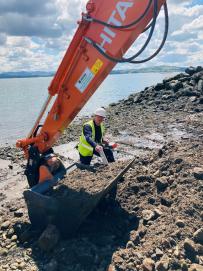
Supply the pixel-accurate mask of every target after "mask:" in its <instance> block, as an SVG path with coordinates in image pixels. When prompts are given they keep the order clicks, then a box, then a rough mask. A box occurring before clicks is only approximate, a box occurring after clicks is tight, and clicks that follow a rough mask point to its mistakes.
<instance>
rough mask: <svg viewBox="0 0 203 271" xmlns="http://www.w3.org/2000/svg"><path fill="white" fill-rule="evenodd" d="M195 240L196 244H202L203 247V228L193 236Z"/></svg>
mask: <svg viewBox="0 0 203 271" xmlns="http://www.w3.org/2000/svg"><path fill="white" fill-rule="evenodd" d="M193 238H194V240H195V242H197V243H200V244H202V245H203V228H201V229H199V230H197V231H196V232H195V233H194V234H193Z"/></svg>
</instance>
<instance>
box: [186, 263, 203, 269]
mask: <svg viewBox="0 0 203 271" xmlns="http://www.w3.org/2000/svg"><path fill="white" fill-rule="evenodd" d="M189 271H203V266H202V265H200V264H195V263H193V264H191V266H190V268H189Z"/></svg>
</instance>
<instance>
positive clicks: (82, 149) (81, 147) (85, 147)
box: [78, 120, 104, 156]
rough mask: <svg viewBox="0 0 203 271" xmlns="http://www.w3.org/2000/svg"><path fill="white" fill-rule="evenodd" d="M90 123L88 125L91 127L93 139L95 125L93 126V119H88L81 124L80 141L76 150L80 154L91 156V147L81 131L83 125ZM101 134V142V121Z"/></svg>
mask: <svg viewBox="0 0 203 271" xmlns="http://www.w3.org/2000/svg"><path fill="white" fill-rule="evenodd" d="M87 124H88V125H90V127H91V128H92V140H93V141H95V127H94V121H93V120H90V121H88V122H86V123H84V125H83V129H82V135H81V136H80V142H79V144H78V151H79V153H80V154H81V155H82V156H92V155H93V151H94V149H93V147H92V146H91V145H90V144H89V143H88V142H87V140H86V138H85V135H84V133H83V130H84V126H85V125H87ZM100 126H101V134H102V137H101V142H99V143H102V138H103V136H104V124H103V123H101V125H100Z"/></svg>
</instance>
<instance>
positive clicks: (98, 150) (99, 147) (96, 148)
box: [95, 145, 103, 153]
mask: <svg viewBox="0 0 203 271" xmlns="http://www.w3.org/2000/svg"><path fill="white" fill-rule="evenodd" d="M102 150H103V147H102V146H100V145H97V146H96V147H95V151H96V152H98V153H100V152H101V151H102Z"/></svg>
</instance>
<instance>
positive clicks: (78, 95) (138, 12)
mask: <svg viewBox="0 0 203 271" xmlns="http://www.w3.org/2000/svg"><path fill="white" fill-rule="evenodd" d="M161 8H163V11H164V14H165V30H164V33H163V39H162V42H161V43H160V46H159V48H158V49H157V50H156V51H155V52H154V53H153V54H152V55H151V56H149V57H146V58H144V59H140V58H139V57H140V55H141V54H142V53H143V51H144V50H145V49H146V48H147V46H148V44H149V42H150V40H151V38H152V36H153V33H154V31H155V25H156V22H157V17H158V14H159V12H160V10H161ZM142 33H144V34H145V36H146V41H145V43H144V44H143V45H142V46H141V48H140V50H139V51H138V52H136V53H135V54H134V55H132V56H129V57H124V54H125V53H126V52H127V50H128V49H129V48H130V47H131V45H132V44H133V43H134V41H135V40H136V39H137V38H138V37H139V36H140V35H141V34H142ZM167 33H168V10H167V3H166V0H90V1H89V2H88V3H87V5H86V13H82V18H81V20H80V21H79V22H78V29H77V31H76V33H75V35H74V37H73V39H72V41H71V43H70V45H69V47H68V49H67V51H66V53H65V56H64V58H63V60H62V62H61V64H60V66H59V68H58V70H57V72H56V74H55V76H54V78H53V80H52V82H51V84H50V86H49V88H48V92H49V94H48V97H47V100H46V102H45V104H44V106H43V108H42V110H41V112H40V114H39V117H38V118H37V120H36V122H35V124H34V127H33V128H32V130H31V131H30V133H29V135H28V136H27V138H25V139H21V140H18V141H17V143H16V145H17V147H20V148H22V149H23V151H24V153H25V156H26V158H27V161H28V162H27V167H26V171H25V174H26V176H27V179H28V183H29V186H30V188H31V189H30V191H29V192H31V191H32V192H33V191H34V192H36V191H35V190H34V189H32V188H34V187H36V186H39V183H44V182H45V183H46V182H47V180H49V183H50V182H51V181H53V179H54V178H55V177H56V176H58V178H60V177H62V176H63V175H64V174H66V169H65V167H64V166H63V164H62V163H61V162H60V161H59V159H58V158H57V157H56V156H55V155H54V153H53V150H52V146H53V144H54V143H55V142H56V140H57V139H58V138H59V137H60V135H61V134H62V133H63V131H64V130H65V129H66V128H67V126H68V125H69V124H70V122H72V120H73V119H74V118H75V116H76V115H77V114H78V112H79V111H80V110H81V109H82V107H83V106H84V105H85V103H86V102H87V101H88V100H89V98H90V97H91V96H92V94H93V93H94V92H95V91H96V90H97V88H98V87H99V85H100V84H101V83H102V82H103V80H104V79H105V78H106V77H107V76H108V74H109V73H110V72H111V70H112V69H113V68H114V66H115V65H116V64H117V63H133V64H140V63H145V62H147V61H149V60H151V59H152V58H153V57H155V56H156V55H157V54H158V53H159V51H160V50H161V49H162V47H163V45H164V43H165V41H166V37H167ZM52 99H54V102H53V105H52V107H51V110H50V111H49V112H48V113H47V108H48V106H49V104H50V103H51V100H52ZM45 113H47V117H46V118H45V121H44V123H43V124H41V123H40V122H41V121H42V119H43V116H44V115H45ZM42 190H43V189H42ZM27 198H29V197H27ZM32 200H34V199H33V198H32ZM30 201H31V200H30V198H29V202H30ZM36 201H39V198H37V199H36Z"/></svg>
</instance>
